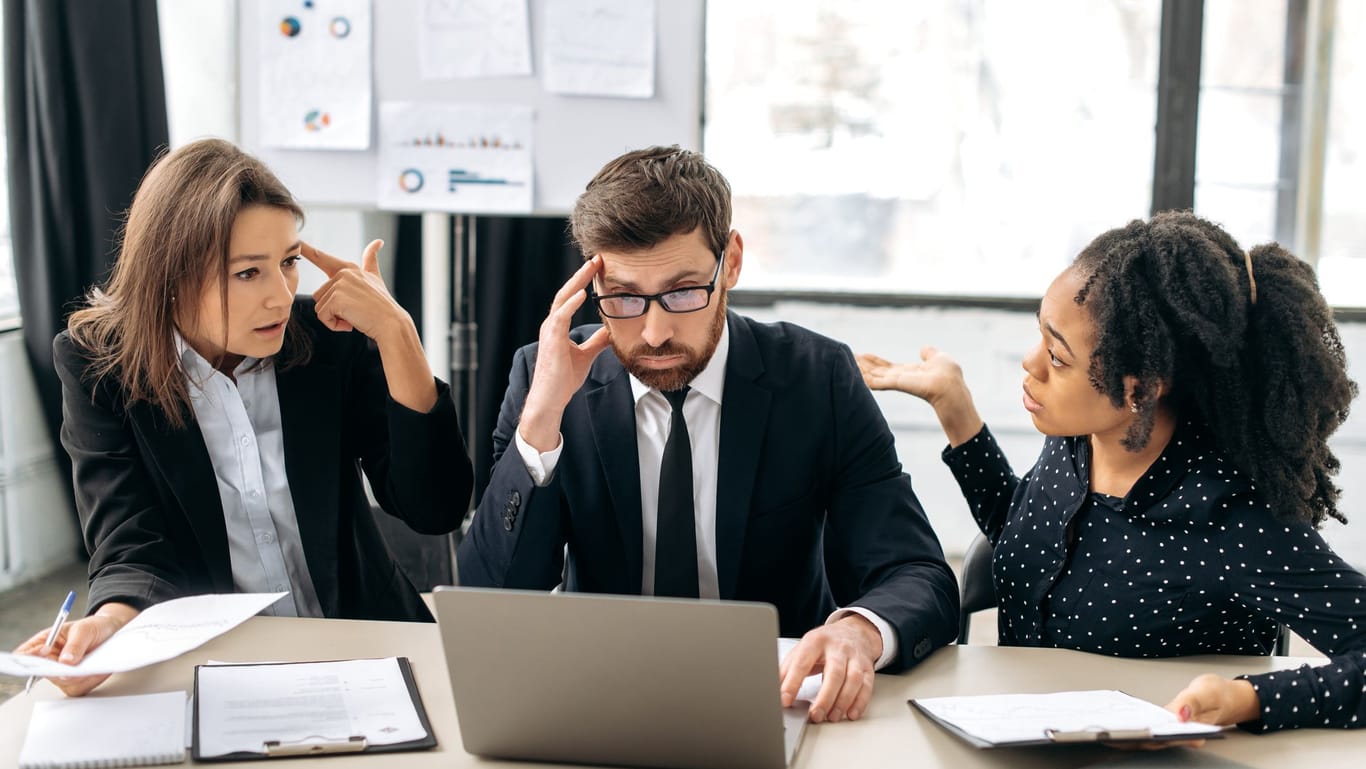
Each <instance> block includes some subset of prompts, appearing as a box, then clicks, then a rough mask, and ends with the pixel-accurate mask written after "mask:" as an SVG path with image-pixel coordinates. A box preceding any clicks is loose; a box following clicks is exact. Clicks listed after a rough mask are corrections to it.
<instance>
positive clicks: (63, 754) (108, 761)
mask: <svg viewBox="0 0 1366 769" xmlns="http://www.w3.org/2000/svg"><path fill="white" fill-rule="evenodd" d="M185 745H186V741H185V692H179V691H176V692H161V693H159V694H135V695H129V696H126V697H100V696H98V695H96V696H92V697H78V698H72V699H63V700H45V701H43V702H38V703H35V704H34V705H33V715H32V716H31V717H30V718H29V723H28V733H27V734H25V735H24V747H23V749H22V750H20V751H19V765H20V766H21V767H23V766H143V765H145V764H169V763H180V762H181V761H184V760H185Z"/></svg>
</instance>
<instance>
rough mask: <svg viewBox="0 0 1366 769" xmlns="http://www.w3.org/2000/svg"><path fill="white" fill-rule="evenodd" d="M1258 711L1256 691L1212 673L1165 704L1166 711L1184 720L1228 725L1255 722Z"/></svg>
mask: <svg viewBox="0 0 1366 769" xmlns="http://www.w3.org/2000/svg"><path fill="white" fill-rule="evenodd" d="M1260 709H1261V700H1259V699H1258V697H1257V690H1255V689H1253V688H1252V684H1250V683H1248V682H1247V681H1232V680H1229V679H1227V678H1221V677H1219V676H1216V675H1214V674H1212V673H1206V674H1204V675H1202V676H1198V677H1196V678H1195V680H1193V681H1191V682H1190V685H1188V686H1187V687H1186V688H1185V689H1183V690H1182V691H1181V693H1180V694H1178V695H1176V697H1175V698H1174V699H1173V700H1172V701H1171V702H1169V703H1167V710H1170V711H1171V712H1173V713H1175V714H1176V717H1177V718H1179V719H1181V720H1182V721H1183V722H1184V721H1199V722H1200V723H1205V724H1217V725H1219V726H1229V725H1231V724H1241V723H1243V722H1245V721H1256V720H1257V717H1258V713H1259V711H1260Z"/></svg>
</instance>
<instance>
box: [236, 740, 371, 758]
mask: <svg viewBox="0 0 1366 769" xmlns="http://www.w3.org/2000/svg"><path fill="white" fill-rule="evenodd" d="M261 747H262V748H264V749H265V753H266V755H267V756H270V757H271V758H279V757H281V756H315V755H323V754H328V753H360V752H362V751H364V750H365V749H366V748H367V747H369V743H368V742H367V741H366V739H365V737H362V736H360V735H355V736H352V737H347V738H345V739H340V740H329V739H328V738H326V737H321V736H318V735H313V736H310V737H304V738H303V739H301V740H294V741H292V742H282V741H280V740H267V741H265V742H263V743H261Z"/></svg>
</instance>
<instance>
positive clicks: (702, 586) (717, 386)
mask: <svg viewBox="0 0 1366 769" xmlns="http://www.w3.org/2000/svg"><path fill="white" fill-rule="evenodd" d="M729 357H730V329H729V327H722V331H721V339H720V340H719V341H718V342H717V344H716V351H715V352H714V353H713V354H712V356H711V360H710V361H708V362H707V366H706V368H704V369H702V372H701V373H699V374H698V375H697V376H696V377H695V378H693V380H692V381H691V382H689V383H688V386H689V387H690V388H691V389H690V390H689V391H688V396H687V398H686V399H684V401H683V418H684V420H685V421H686V422H687V423H688V442H689V444H690V445H691V447H692V466H693V471H694V472H693V481H692V483H693V500H695V502H694V506H693V513H694V515H693V518H694V524H693V525H694V533H695V534H696V536H697V595H698V597H699V598H713V599H714V598H719V597H720V589H719V580H718V579H717V576H716V495H717V488H716V478H717V472H716V468H717V464H718V462H719V458H720V454H721V400H722V396H723V394H724V392H723V391H724V390H725V384H726V361H727V359H728V358H729ZM631 395H632V397H633V398H634V399H635V410H636V452H637V455H638V457H639V460H640V515H641V534H642V535H643V536H642V537H641V548H642V551H641V556H642V557H641V586H640V594H641V595H654V587H655V537H656V535H657V533H658V531H659V467H660V464H661V463H662V462H663V461H664V443H665V442H666V441H667V440H668V438H669V427H670V423H671V422H672V421H673V409H672V407H670V406H669V402H668V401H667V400H665V399H664V396H663V395H661V394H660V392H659V391H658V390H655V389H652V388H650V387H649V386H647V385H646V384H644V383H643V382H641V381H640V380H639V379H636V378H635V377H634V376H631ZM514 440H515V442H516V444H517V452H518V453H519V454H520V455H521V457H522V461H523V463H524V464H525V465H526V468H527V472H528V473H530V474H531V480H532V482H534V483H535V484H536V485H537V486H545V485H546V484H547V483H549V482H550V479H551V477H552V476H554V474H555V467H556V465H558V464H559V460H560V452H561V450H563V448H564V439H563V436H561V438H560V441H559V443H558V444H557V445H556V447H555V448H554V449H552V450H550V451H547V452H538V451H537V450H536V449H535V448H534V447H532V446H531V444H529V443H527V442H526V441H525V440H524V439H523V438H522V433H521V431H520V430H519V431H518V432H517V434H516V438H515V439H514ZM702 468H711V472H699V470H700V469H702ZM850 612H853V613H856V614H859V615H860V616H862V617H864V618H866V619H867V620H868V621H869V622H872V623H873V625H874V626H875V627H876V628H877V629H878V633H879V634H881V635H882V656H881V657H879V658H878V659H877V668H878V669H881V668H883V667H885V666H886V665H887V664H888V663H889V662H891V661H892V660H893V659H896V651H897V639H896V632H895V631H893V630H892V626H891V624H890V623H888V622H887V621H886V620H884V619H883V618H882V617H879V616H878V615H877V614H875V613H873V612H871V611H869V610H867V609H864V608H862V607H859V606H853V607H850V608H848V609H838V610H836V611H835V612H834V613H832V614H831V615H830V616H829V617H828V618H827V619H826V624H829V623H831V622H834V621H836V620H838V619H840V618H842V617H844V616H845V615H847V614H849V613H850Z"/></svg>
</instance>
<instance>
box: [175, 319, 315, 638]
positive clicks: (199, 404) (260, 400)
mask: <svg viewBox="0 0 1366 769" xmlns="http://www.w3.org/2000/svg"><path fill="white" fill-rule="evenodd" d="M176 346H177V349H178V350H179V351H180V363H181V367H182V369H183V370H184V372H185V379H186V382H187V383H188V385H189V389H190V405H191V407H193V409H194V416H195V421H196V422H198V423H199V432H200V433H201V434H202V435H203V436H204V446H205V448H207V449H208V451H209V461H210V462H211V463H212V464H213V474H214V479H215V480H216V481H217V482H218V498H219V499H220V500H221V502H222V505H223V522H224V524H225V526H226V528H227V534H228V556H229V558H230V559H231V562H232V583H233V587H234V588H236V589H237V590H239V591H241V592H244V593H278V592H283V591H286V590H287V591H289V595H288V596H286V597H285V598H282V599H280V600H279V601H277V602H276V603H275V604H273V605H272V606H269V607H267V608H266V609H265V610H263V611H262V612H261V613H262V614H266V615H272V616H279V617H321V616H323V612H322V605H321V604H319V603H318V594H317V592H316V590H315V589H314V587H313V578H312V576H311V575H310V574H309V572H308V563H307V561H305V559H304V549H303V540H302V538H301V537H300V536H299V521H298V518H297V517H296V515H295V512H294V498H293V497H291V496H290V493H289V479H288V478H287V477H286V475H285V442H284V430H283V429H282V428H281V424H280V394H279V390H277V389H276V386H275V366H274V364H273V363H272V362H271V361H268V360H267V361H264V362H262V361H260V360H258V359H256V358H247V359H245V360H243V361H242V362H241V363H240V364H238V365H237V368H235V369H234V370H233V376H232V378H229V377H228V376H227V375H225V374H223V373H222V372H221V371H218V370H216V369H214V367H213V366H212V365H210V364H209V362H208V361H207V360H205V359H204V357H203V356H201V355H200V354H199V353H197V352H195V350H194V348H192V347H190V346H189V345H188V344H186V343H185V340H184V338H182V337H181V336H180V335H179V334H176ZM233 379H236V383H235V384H234V382H233Z"/></svg>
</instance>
